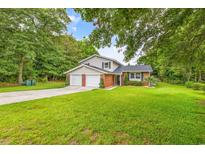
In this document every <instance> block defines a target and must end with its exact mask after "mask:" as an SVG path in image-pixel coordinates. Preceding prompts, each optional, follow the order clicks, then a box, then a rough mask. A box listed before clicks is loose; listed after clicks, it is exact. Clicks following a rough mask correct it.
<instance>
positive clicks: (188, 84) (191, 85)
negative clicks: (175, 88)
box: [185, 81, 194, 88]
mask: <svg viewBox="0 0 205 154" xmlns="http://www.w3.org/2000/svg"><path fill="white" fill-rule="evenodd" d="M193 84H194V82H192V81H187V82H185V86H186V87H187V88H192V87H193Z"/></svg>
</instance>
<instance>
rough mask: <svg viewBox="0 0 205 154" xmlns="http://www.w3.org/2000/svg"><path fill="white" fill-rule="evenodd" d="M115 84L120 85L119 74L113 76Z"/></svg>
mask: <svg viewBox="0 0 205 154" xmlns="http://www.w3.org/2000/svg"><path fill="white" fill-rule="evenodd" d="M115 84H116V85H118V86H119V85H120V75H116V76H115Z"/></svg>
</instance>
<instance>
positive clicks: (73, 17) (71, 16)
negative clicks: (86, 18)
mask: <svg viewBox="0 0 205 154" xmlns="http://www.w3.org/2000/svg"><path fill="white" fill-rule="evenodd" d="M69 18H70V20H71V21H72V22H73V23H75V24H77V23H78V22H79V21H80V20H81V18H80V17H77V16H73V15H69Z"/></svg>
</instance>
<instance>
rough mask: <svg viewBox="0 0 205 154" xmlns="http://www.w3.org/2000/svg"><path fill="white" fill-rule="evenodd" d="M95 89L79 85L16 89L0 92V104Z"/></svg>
mask: <svg viewBox="0 0 205 154" xmlns="http://www.w3.org/2000/svg"><path fill="white" fill-rule="evenodd" d="M92 89H95V88H93V87H79V86H68V87H65V88H58V89H46V90H30V91H17V92H6V93H0V105H3V104H11V103H17V102H23V101H28V100H34V99H39V98H48V97H52V96H59V95H65V94H72V93H77V92H82V91H89V90H92Z"/></svg>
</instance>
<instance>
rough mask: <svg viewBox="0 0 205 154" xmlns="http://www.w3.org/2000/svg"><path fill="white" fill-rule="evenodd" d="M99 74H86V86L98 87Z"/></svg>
mask: <svg viewBox="0 0 205 154" xmlns="http://www.w3.org/2000/svg"><path fill="white" fill-rule="evenodd" d="M99 84H100V75H86V86H90V87H99Z"/></svg>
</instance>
